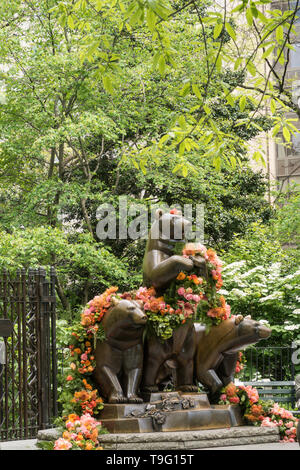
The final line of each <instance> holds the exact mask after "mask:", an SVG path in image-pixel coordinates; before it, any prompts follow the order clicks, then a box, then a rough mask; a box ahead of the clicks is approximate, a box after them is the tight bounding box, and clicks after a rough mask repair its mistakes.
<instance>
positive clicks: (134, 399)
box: [128, 395, 143, 403]
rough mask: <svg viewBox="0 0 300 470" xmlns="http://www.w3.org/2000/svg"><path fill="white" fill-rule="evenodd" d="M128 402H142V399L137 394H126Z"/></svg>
mask: <svg viewBox="0 0 300 470" xmlns="http://www.w3.org/2000/svg"><path fill="white" fill-rule="evenodd" d="M128 403H143V400H142V398H140V397H138V396H137V395H131V396H128Z"/></svg>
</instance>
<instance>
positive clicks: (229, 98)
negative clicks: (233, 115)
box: [226, 93, 234, 107]
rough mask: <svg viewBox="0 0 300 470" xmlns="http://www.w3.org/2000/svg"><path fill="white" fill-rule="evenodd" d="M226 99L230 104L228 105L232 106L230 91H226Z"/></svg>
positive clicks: (232, 100)
mask: <svg viewBox="0 0 300 470" xmlns="http://www.w3.org/2000/svg"><path fill="white" fill-rule="evenodd" d="M226 100H227V102H228V103H229V104H230V106H232V107H233V106H234V98H233V96H232V95H231V94H230V93H228V94H227V95H226Z"/></svg>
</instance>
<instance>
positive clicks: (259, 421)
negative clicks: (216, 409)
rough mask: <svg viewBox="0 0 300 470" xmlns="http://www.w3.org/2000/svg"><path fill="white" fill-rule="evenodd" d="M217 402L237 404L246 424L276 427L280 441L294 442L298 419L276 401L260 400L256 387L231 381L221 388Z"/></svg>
mask: <svg viewBox="0 0 300 470" xmlns="http://www.w3.org/2000/svg"><path fill="white" fill-rule="evenodd" d="M219 404H220V405H228V404H239V405H240V406H241V409H242V414H243V416H244V419H245V420H246V422H247V423H248V424H252V425H254V426H266V427H278V429H279V434H280V439H281V440H282V441H284V442H287V441H288V442H295V439H296V434H297V422H298V421H299V420H298V419H297V418H295V417H294V416H293V414H292V413H291V412H290V411H288V410H286V409H285V408H282V407H280V406H279V404H278V403H274V402H271V401H268V402H267V401H263V400H260V398H259V394H258V391H257V389H256V388H254V387H252V386H250V385H248V386H244V385H239V386H236V385H234V384H233V383H231V384H229V385H227V387H225V388H223V389H222V390H221V395H220V399H219Z"/></svg>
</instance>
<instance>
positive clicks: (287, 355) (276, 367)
mask: <svg viewBox="0 0 300 470" xmlns="http://www.w3.org/2000/svg"><path fill="white" fill-rule="evenodd" d="M294 351H295V347H294V346H293V345H291V346H269V347H261V346H251V347H249V348H248V349H246V350H245V352H244V354H245V357H246V364H245V367H244V369H243V371H242V374H241V376H240V380H242V381H247V382H251V381H259V380H263V379H264V380H270V381H274V382H279V381H281V382H282V381H293V380H294V379H295V365H294V363H293V360H292V356H293V353H294Z"/></svg>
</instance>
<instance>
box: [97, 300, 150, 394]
mask: <svg viewBox="0 0 300 470" xmlns="http://www.w3.org/2000/svg"><path fill="white" fill-rule="evenodd" d="M113 304H114V305H113V306H112V307H111V308H110V309H109V310H108V311H107V312H106V313H105V315H104V317H103V320H102V325H103V328H104V332H105V340H104V341H102V342H100V341H97V344H96V350H95V359H96V368H95V370H94V380H95V382H96V383H97V386H98V387H99V390H100V391H101V395H102V396H103V397H104V399H106V401H107V402H108V403H141V402H142V401H143V400H142V399H141V398H140V397H138V395H137V393H138V389H139V384H140V380H141V374H142V367H143V333H144V328H145V325H146V321H147V316H146V315H145V313H144V311H143V310H142V303H140V302H139V301H133V300H125V299H122V300H118V299H113Z"/></svg>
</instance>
